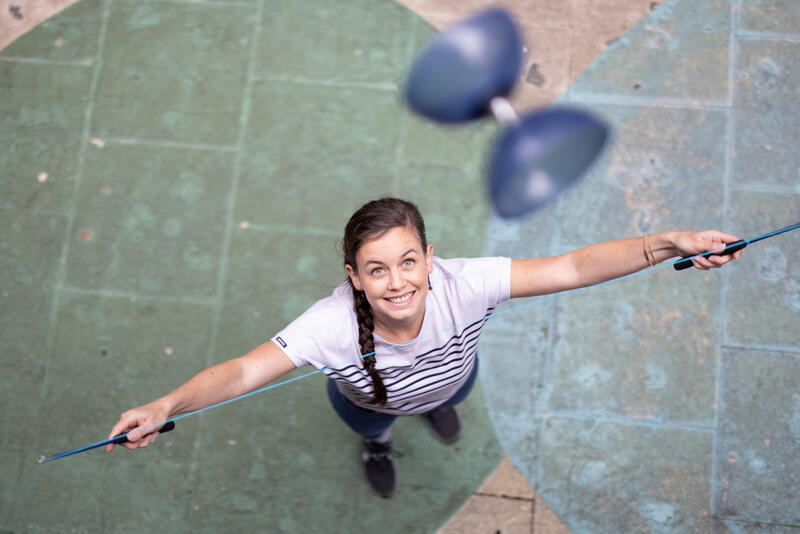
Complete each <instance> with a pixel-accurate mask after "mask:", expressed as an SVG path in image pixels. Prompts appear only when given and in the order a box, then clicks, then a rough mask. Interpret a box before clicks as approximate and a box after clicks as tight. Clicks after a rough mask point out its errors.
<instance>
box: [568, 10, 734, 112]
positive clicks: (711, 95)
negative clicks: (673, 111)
mask: <svg viewBox="0 0 800 534" xmlns="http://www.w3.org/2000/svg"><path fill="white" fill-rule="evenodd" d="M687 21H693V22H694V23H691V24H687ZM730 29H731V17H730V0H708V1H703V2H676V1H673V2H668V3H666V4H664V5H661V6H660V7H659V9H657V10H655V11H653V12H652V13H651V14H650V15H648V17H647V18H646V19H644V20H643V21H642V22H641V23H639V24H638V25H637V26H636V27H634V28H633V29H631V30H630V31H629V32H627V33H626V34H625V35H623V36H622V37H620V38H619V40H617V41H615V42H614V43H613V44H612V45H611V46H610V47H609V49H608V51H607V52H606V53H605V54H603V55H602V56H601V57H600V58H598V59H597V61H596V62H595V63H594V64H593V65H592V69H591V72H592V74H591V75H590V76H582V77H581V78H579V79H578V80H577V81H576V82H575V83H573V84H572V86H571V87H570V90H569V94H582V93H592V94H595V93H600V94H609V95H620V96H628V97H637V98H640V97H656V98H666V99H688V100H693V101H702V102H724V101H725V100H727V97H728V68H729V64H730V53H729V47H730Z"/></svg>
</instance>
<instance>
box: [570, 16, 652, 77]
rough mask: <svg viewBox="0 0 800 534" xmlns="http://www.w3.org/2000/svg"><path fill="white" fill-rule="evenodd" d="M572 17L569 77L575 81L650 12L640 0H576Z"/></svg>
mask: <svg viewBox="0 0 800 534" xmlns="http://www.w3.org/2000/svg"><path fill="white" fill-rule="evenodd" d="M573 4H575V16H574V18H573V28H574V33H573V39H572V48H571V56H570V72H569V76H570V80H576V79H577V78H578V77H579V76H580V75H581V74H582V73H583V72H584V71H585V70H586V69H587V68H588V67H589V65H591V64H592V63H593V62H594V60H595V59H597V58H598V57H599V56H600V54H602V53H603V52H605V51H606V49H607V48H608V47H609V46H610V45H611V43H613V42H614V41H616V40H617V39H618V38H619V37H620V36H621V35H623V34H624V33H625V32H626V31H628V30H629V29H630V28H632V27H634V26H635V25H636V24H637V23H638V22H639V21H640V20H641V19H642V17H644V16H645V15H647V14H648V13H649V12H650V4H651V2H648V1H643V0H599V1H598V0H591V1H590V0H577V1H575V2H573Z"/></svg>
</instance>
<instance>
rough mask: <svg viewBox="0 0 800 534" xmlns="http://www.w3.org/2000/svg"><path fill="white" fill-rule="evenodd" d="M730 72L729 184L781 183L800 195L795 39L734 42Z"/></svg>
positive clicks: (799, 49) (799, 52)
mask: <svg viewBox="0 0 800 534" xmlns="http://www.w3.org/2000/svg"><path fill="white" fill-rule="evenodd" d="M736 46H737V51H738V53H737V65H736V71H735V73H734V74H735V75H734V80H735V83H736V92H735V96H736V101H735V107H734V111H733V113H734V127H735V138H734V143H735V146H734V150H733V168H732V178H731V184H732V185H734V186H757V187H769V186H781V187H785V188H789V189H793V190H794V191H796V192H798V193H800V155H798V154H797V151H796V150H794V147H793V145H792V143H786V139H791V138H792V137H794V136H795V135H796V133H797V122H798V118H799V117H800V116H799V115H798V113H797V109H796V108H797V106H796V103H797V86H798V84H800V72H798V70H797V57H798V56H800V43H797V42H794V43H791V42H775V41H745V40H739V41H738V42H737V45H736Z"/></svg>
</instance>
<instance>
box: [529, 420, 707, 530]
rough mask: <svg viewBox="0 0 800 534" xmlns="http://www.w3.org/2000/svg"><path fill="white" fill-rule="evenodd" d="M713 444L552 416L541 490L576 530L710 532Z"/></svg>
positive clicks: (697, 435)
mask: <svg viewBox="0 0 800 534" xmlns="http://www.w3.org/2000/svg"><path fill="white" fill-rule="evenodd" d="M712 442H713V435H712V433H711V432H709V431H704V430H700V431H698V430H685V429H675V428H670V429H666V428H655V427H651V426H644V425H641V426H639V425H629V424H624V423H618V422H613V421H597V420H577V419H570V418H562V417H557V416H554V417H548V418H546V419H545V421H544V422H543V426H542V445H541V447H542V450H541V457H542V462H541V474H540V476H539V480H541V482H540V483H539V485H538V486H537V487H538V492H539V495H540V496H541V497H542V498H543V499H544V500H545V502H547V503H549V504H550V506H551V507H552V508H554V509H555V510H558V511H559V517H560V518H561V519H562V520H563V521H564V522H565V523H566V524H567V526H569V527H570V528H571V529H572V530H573V532H598V531H601V529H602V531H608V532H611V531H615V532H631V533H633V532H710V531H711V527H712V525H711V523H712V522H711V520H710V511H709V503H710V488H709V486H708V482H707V481H708V479H709V478H710V476H711V463H712V462H711V458H712ZM587 503H591V504H590V505H588V506H587ZM598 514H601V515H602V523H599V522H598V521H599V519H598Z"/></svg>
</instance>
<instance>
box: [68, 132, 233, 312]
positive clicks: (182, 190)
mask: <svg viewBox="0 0 800 534" xmlns="http://www.w3.org/2000/svg"><path fill="white" fill-rule="evenodd" d="M232 172H233V156H232V154H230V153H227V152H221V151H202V150H194V149H169V148H166V147H155V146H144V145H125V144H113V145H112V144H109V145H105V146H104V147H103V148H99V147H97V146H95V145H92V146H91V147H90V148H89V149H88V152H87V154H86V165H85V171H84V178H83V180H82V183H81V187H80V190H79V192H78V196H77V199H76V202H77V213H76V216H75V223H74V233H73V235H72V236H70V239H71V243H70V254H69V259H68V261H67V283H68V284H70V285H72V286H73V287H77V288H81V289H87V290H117V291H127V292H133V293H136V294H140V295H151V296H181V297H194V298H204V297H205V298H208V297H211V296H213V295H215V294H216V291H217V287H216V286H217V284H216V282H217V276H218V269H219V263H220V260H219V254H220V252H221V243H220V242H221V240H222V237H223V236H224V235H225V226H226V223H227V215H226V207H227V202H226V199H227V197H228V195H229V191H230V188H231V181H232V178H231V174H232ZM123 175H124V176H127V177H128V178H127V179H124V180H123V179H120V176H123Z"/></svg>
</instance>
